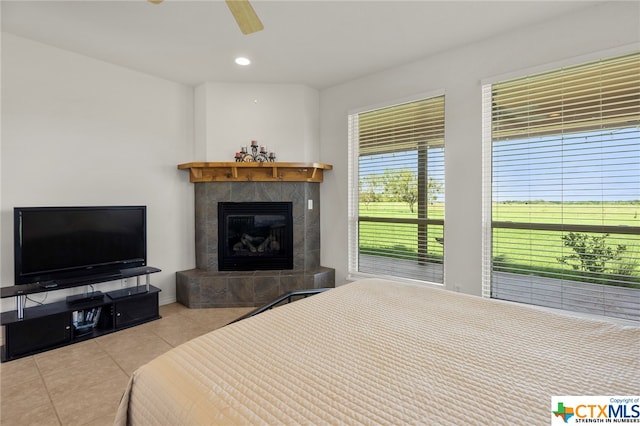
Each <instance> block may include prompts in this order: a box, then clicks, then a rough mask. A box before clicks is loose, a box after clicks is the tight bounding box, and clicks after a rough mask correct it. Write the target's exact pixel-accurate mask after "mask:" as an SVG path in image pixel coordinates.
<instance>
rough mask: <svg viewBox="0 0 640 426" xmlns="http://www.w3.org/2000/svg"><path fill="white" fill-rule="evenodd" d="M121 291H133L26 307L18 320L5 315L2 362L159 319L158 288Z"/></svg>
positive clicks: (10, 312) (7, 314)
mask: <svg viewBox="0 0 640 426" xmlns="http://www.w3.org/2000/svg"><path fill="white" fill-rule="evenodd" d="M122 290H130V291H131V292H132V294H127V295H124V294H123V295H122V296H121V297H117V298H116V299H113V298H111V296H110V293H113V292H107V293H101V292H96V293H100V295H101V297H99V298H97V299H92V300H86V299H85V300H82V301H78V302H76V303H72V304H70V303H67V302H66V300H61V301H58V302H53V303H48V304H46V305H40V306H33V307H29V308H23V315H24V317H23V318H18V315H17V311H9V312H2V315H1V319H2V321H1V324H2V326H3V327H4V346H3V347H2V356H1V360H2V362H5V361H10V360H14V359H18V358H22V357H25V356H29V355H33V354H37V353H40V352H45V351H48V350H51V349H55V348H59V347H62V346H67V345H72V344H74V343H79V342H83V341H85V340H88V339H93V338H95V337H99V336H103V335H105V334H110V333H114V332H117V331H119V330H123V329H125V328H128V327H133V326H136V325H140V324H143V323H146V322H149V321H154V320H156V319H159V318H160V306H159V303H158V295H159V293H160V289H159V288H156V287H154V286H151V285H150V286H149V290H148V291H147V290H146V286H140V287H138V288H136V287H132V288H131V289H122ZM116 291H117V292H120V291H121V290H116ZM81 296H84V295H81ZM96 297H97V296H96Z"/></svg>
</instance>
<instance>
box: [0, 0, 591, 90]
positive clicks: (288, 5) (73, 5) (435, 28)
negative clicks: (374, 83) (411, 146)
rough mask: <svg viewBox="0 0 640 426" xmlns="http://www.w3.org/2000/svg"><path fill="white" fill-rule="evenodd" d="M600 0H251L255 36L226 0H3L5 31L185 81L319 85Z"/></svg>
mask: <svg viewBox="0 0 640 426" xmlns="http://www.w3.org/2000/svg"><path fill="white" fill-rule="evenodd" d="M595 3H597V2H594V1H575V0H574V1H537V2H536V1H533V2H532V1H496V2H490V1H309V0H297V1H268V0H254V1H252V4H253V6H254V9H255V10H256V12H257V14H258V16H259V17H260V18H261V20H262V22H263V23H264V27H265V29H264V30H263V31H261V32H258V33H254V34H251V35H243V34H242V33H241V32H240V30H239V29H238V27H237V26H236V23H235V21H234V19H233V17H232V15H231V13H230V12H229V10H228V9H227V6H226V4H225V3H224V2H223V1H221V0H203V1H187V0H165V1H164V2H163V3H161V4H159V5H154V4H151V3H149V2H147V1H145V0H127V1H120V0H108V1H86V0H83V1H78V0H76V1H55V0H54V1H51V0H48V1H28V0H22V1H8V0H2V3H1V7H2V10H1V12H2V30H3V31H5V32H9V33H13V34H16V35H18V36H22V37H25V38H29V39H32V40H36V41H40V42H42V43H46V44H49V45H53V46H57V47H60V48H63V49H66V50H70V51H73V52H77V53H81V54H84V55H87V56H91V57H94V58H97V59H100V60H104V61H107V62H110V63H113V64H118V65H121V66H125V67H128V68H132V69H135V70H139V71H142V72H145V73H148V74H152V75H156V76H159V77H162V78H166V79H168V80H172V81H176V82H180V83H184V84H188V85H198V84H200V83H203V82H205V81H216V82H242V83H247V82H256V83H292V84H293V83H295V84H305V85H308V86H311V87H315V88H318V89H322V88H325V87H330V86H333V85H336V84H339V83H342V82H345V81H348V80H351V79H353V78H357V77H360V76H363V75H366V74H370V73H373V72H376V71H381V70H384V69H386V68H390V67H393V66H397V65H400V64H404V63H408V62H411V61H415V60H419V59H422V58H426V57H428V56H430V55H433V54H435V53H438V52H442V51H445V50H447V49H452V48H455V47H459V46H462V45H465V44H469V43H472V42H474V41H478V40H482V39H485V38H489V37H493V36H496V35H499V34H502V33H505V32H509V31H517V29H518V28H520V27H523V26H529V25H537V24H540V23H543V22H544V21H546V20H549V19H552V18H554V17H556V16H559V15H563V14H568V13H574V12H576V11H577V10H580V9H582V8H587V7H592V6H593V5H594V4H595ZM238 55H244V56H247V57H249V58H251V60H252V61H253V64H252V65H251V66H250V67H246V68H240V67H239V66H237V65H235V63H234V62H233V59H234V58H235V57H236V56H238Z"/></svg>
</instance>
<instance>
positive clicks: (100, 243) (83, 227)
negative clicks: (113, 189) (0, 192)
mask: <svg viewBox="0 0 640 426" xmlns="http://www.w3.org/2000/svg"><path fill="white" fill-rule="evenodd" d="M14 254H15V284H16V285H23V284H34V283H39V285H41V286H42V287H43V288H48V289H54V288H66V287H75V286H80V285H84V284H86V283H87V282H88V281H90V282H99V281H109V280H116V279H119V278H121V277H122V276H123V274H122V271H123V270H127V269H129V268H138V267H144V266H146V264H147V223H146V206H92V207H16V208H14Z"/></svg>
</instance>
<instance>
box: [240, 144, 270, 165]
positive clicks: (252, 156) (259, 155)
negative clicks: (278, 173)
mask: <svg viewBox="0 0 640 426" xmlns="http://www.w3.org/2000/svg"><path fill="white" fill-rule="evenodd" d="M235 159H236V162H238V163H241V162H245V163H248V162H260V163H264V162H272V163H273V162H274V161H276V153H275V152H269V153H267V148H265V147H264V146H261V147H260V152H258V141H251V153H249V152H248V149H247V147H246V146H243V147H241V148H240V152H236V155H235Z"/></svg>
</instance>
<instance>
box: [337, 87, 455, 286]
mask: <svg viewBox="0 0 640 426" xmlns="http://www.w3.org/2000/svg"><path fill="white" fill-rule="evenodd" d="M438 97H442V98H443V102H445V101H444V100H445V99H446V96H445V91H444V90H438V91H433V92H429V93H422V94H418V95H415V96H410V97H406V98H402V99H397V100H395V101H389V102H383V103H379V104H375V105H370V106H367V107H362V108H358V109H353V110H350V111H348V139H349V141H348V157H349V161H348V182H349V185H348V246H349V247H348V272H347V279H360V278H390V279H394V280H396V281H405V282H411V283H419V284H431V285H436V286H443V285H444V247H443V259H442V270H443V271H442V282H435V281H431V280H428V279H425V280H421V279H414V278H407V277H402V276H396V275H392V274H379V273H369V272H366V271H365V272H363V271H360V262H359V256H360V253H359V231H360V223H361V222H372V223H402V224H410V225H416V226H418V228H419V229H423V230H424V229H425V228H426V227H428V226H429V225H436V226H442V229H443V237H444V223H445V220H444V217H443V219H433V218H432V219H429V218H428V217H422V218H421V217H418V218H381V217H371V216H361V215H360V198H359V195H360V194H359V192H360V191H359V185H358V184H359V176H360V168H359V165H360V149H359V148H360V142H359V137H358V134H359V127H358V120H357V119H356V120H354V119H353V117H357V116H358V115H359V114H363V113H367V112H372V111H376V110H382V109H385V108H392V107H395V106H400V105H402V104H408V103H413V102H420V101H428V100H431V99H434V98H438ZM445 104H446V103H445ZM443 114H444V110H443ZM444 139H445V137H444V117H443V144H442V145H441V147H442V149H443V154H442V155H443V159H442V168H443V170H444V163H445V159H444V152H445V151H444V149H445V143H444ZM429 149H430V148H429V144H425V145H424V149H422V150H421V149H418V150H416V151H417V154H416V155H417V156H418V164H419V165H418V168H420V165H424V170H425V173H418V177H417V178H418V180H419V181H420V182H423V183H426V180H427V179H428V178H427V171H426V170H427V168H426V162H427V161H428V160H427V157H428V150H429ZM421 176H422V178H421ZM442 183H443V185H444V172H443V182H442ZM445 187H446V186H445ZM426 199H427V197H426V192H425V191H420V192H419V201H418V202H417V203H416V204H426V203H427V200H426ZM443 209H444V206H443ZM418 211H419V210H418ZM443 214H444V213H443ZM418 215H420V214H418ZM418 232H425V231H420V230H419V231H418ZM419 247H420V244H419ZM419 251H420V249H419ZM418 255H419V256H423V255H424V253H423V254H422V255H421V254H418ZM424 261H425V258H422V260H421V261H420V262H424ZM427 263H433V262H428V261H427Z"/></svg>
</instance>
